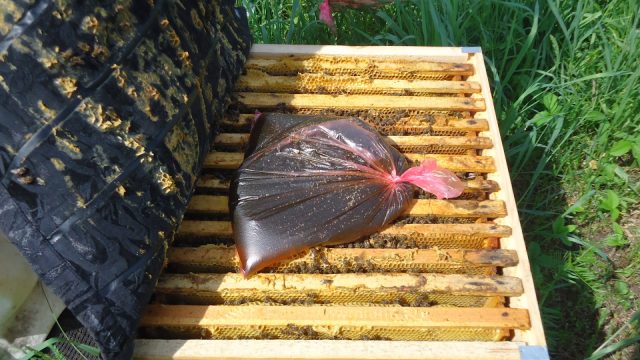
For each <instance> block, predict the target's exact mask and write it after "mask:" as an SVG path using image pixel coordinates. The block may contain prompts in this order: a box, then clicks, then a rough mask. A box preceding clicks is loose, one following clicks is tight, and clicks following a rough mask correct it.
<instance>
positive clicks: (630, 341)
mask: <svg viewBox="0 0 640 360" xmlns="http://www.w3.org/2000/svg"><path fill="white" fill-rule="evenodd" d="M638 342H640V335H639V336H633V337H629V338H627V339H624V340H622V341H620V342H618V343H615V344H612V345H609V346H607V347H604V348H602V349H599V350H597V351H595V352H594V353H593V354H591V356H589V357H588V358H587V360H597V359H602V358H603V357H605V356H607V355H609V354H611V353H613V352H616V351H619V350H622V349H624V348H625V347H627V346H630V345H634V344H637V343H638Z"/></svg>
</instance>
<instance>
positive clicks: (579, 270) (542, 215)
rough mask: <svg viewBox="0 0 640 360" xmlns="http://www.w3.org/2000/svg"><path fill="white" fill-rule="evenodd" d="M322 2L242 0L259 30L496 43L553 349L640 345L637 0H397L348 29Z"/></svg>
mask: <svg viewBox="0 0 640 360" xmlns="http://www.w3.org/2000/svg"><path fill="white" fill-rule="evenodd" d="M318 2H319V1H297V0H274V1H266V0H256V1H251V0H244V1H239V3H240V4H242V5H244V6H246V7H247V8H248V11H249V14H250V25H251V29H252V32H253V34H254V38H255V41H256V42H263V43H293V44H303V43H304V44H348V45H365V44H379V45H432V46H433V45H445V46H481V47H482V49H483V53H484V55H485V57H486V62H487V69H488V71H489V76H490V78H491V85H492V89H493V96H494V102H495V105H496V111H497V113H498V118H499V121H500V128H501V132H502V135H503V141H504V144H505V151H506V153H507V157H508V161H509V166H510V170H511V176H512V180H513V184H514V188H515V192H516V197H517V202H518V207H519V211H520V216H521V221H522V224H523V227H524V231H525V238H526V241H527V246H528V249H529V253H530V257H531V261H532V267H533V269H532V271H533V273H534V277H535V281H536V286H537V289H538V298H539V301H540V306H541V309H542V313H543V320H544V325H545V330H546V335H547V340H548V342H549V347H550V351H551V353H552V355H553V357H554V358H563V359H580V358H587V357H590V356H591V357H592V358H601V357H603V356H607V354H609V355H608V356H611V358H614V359H618V358H619V359H626V358H632V357H634V356H638V357H640V353H639V350H638V346H637V340H638V338H637V336H638V320H637V318H638V315H637V313H636V315H635V317H632V316H633V313H634V310H637V309H638V307H639V306H638V305H639V297H640V285H639V284H640V275H638V274H639V273H640V244H639V239H640V207H639V206H638V205H637V203H638V200H639V196H638V192H639V191H640V185H639V184H640V170H638V165H639V162H640V102H638V99H640V82H639V81H638V80H639V78H640V60H639V59H640V30H639V25H640V12H639V10H638V8H639V6H638V4H637V1H633V0H627V1H609V2H606V1H594V0H585V1H576V0H572V1H552V0H549V1H538V2H532V1H525V2H517V3H516V2H510V1H428V0H422V1H421V0H413V1H396V2H395V3H393V4H390V5H386V6H384V7H381V8H378V9H365V10H352V9H343V10H339V11H338V12H337V13H335V14H334V16H335V19H336V24H337V26H338V32H337V34H336V35H335V36H334V35H333V34H331V32H330V31H329V30H328V29H327V28H326V27H325V26H324V25H323V24H321V23H319V22H318V11H317V5H318ZM334 10H335V9H334ZM624 339H626V340H624ZM634 341H635V342H634ZM616 344H617V345H618V347H616ZM622 345H624V346H622ZM610 353H611V354H613V355H611V354H610Z"/></svg>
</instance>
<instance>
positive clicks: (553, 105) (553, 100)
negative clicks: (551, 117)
mask: <svg viewBox="0 0 640 360" xmlns="http://www.w3.org/2000/svg"><path fill="white" fill-rule="evenodd" d="M542 103H543V104H544V107H545V109H547V111H548V112H550V113H551V114H556V113H558V112H559V110H560V105H559V104H558V97H557V96H556V95H555V94H553V93H547V94H545V95H544V97H543V98H542Z"/></svg>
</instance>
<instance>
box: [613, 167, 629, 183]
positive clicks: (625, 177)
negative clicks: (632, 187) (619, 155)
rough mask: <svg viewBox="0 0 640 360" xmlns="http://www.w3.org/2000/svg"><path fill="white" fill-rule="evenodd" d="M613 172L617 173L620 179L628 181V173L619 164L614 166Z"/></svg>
mask: <svg viewBox="0 0 640 360" xmlns="http://www.w3.org/2000/svg"><path fill="white" fill-rule="evenodd" d="M613 172H614V173H615V174H616V175H618V177H619V178H620V179H622V180H624V182H629V174H627V172H626V171H624V169H623V168H621V167H620V166H616V167H615V169H614V170H613Z"/></svg>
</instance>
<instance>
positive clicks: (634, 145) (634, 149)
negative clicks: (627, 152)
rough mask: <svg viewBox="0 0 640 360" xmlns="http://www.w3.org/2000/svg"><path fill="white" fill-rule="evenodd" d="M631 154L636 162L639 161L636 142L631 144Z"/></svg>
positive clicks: (638, 145)
mask: <svg viewBox="0 0 640 360" xmlns="http://www.w3.org/2000/svg"><path fill="white" fill-rule="evenodd" d="M631 154H632V155H633V158H634V159H636V162H638V163H640V144H638V143H636V144H633V145H632V146H631Z"/></svg>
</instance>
